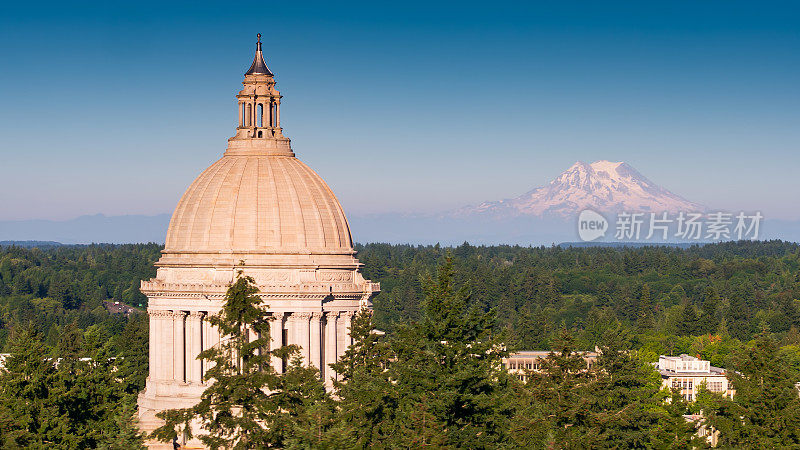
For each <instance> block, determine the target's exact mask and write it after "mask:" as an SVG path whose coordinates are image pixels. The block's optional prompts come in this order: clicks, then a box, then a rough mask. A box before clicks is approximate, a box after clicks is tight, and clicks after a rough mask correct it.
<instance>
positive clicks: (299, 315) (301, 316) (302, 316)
mask: <svg viewBox="0 0 800 450" xmlns="http://www.w3.org/2000/svg"><path fill="white" fill-rule="evenodd" d="M313 314H314V313H310V312H299V313H294V314H292V316H293V317H297V318H298V319H300V320H308V319H310V318H311V316H312V315H313Z"/></svg>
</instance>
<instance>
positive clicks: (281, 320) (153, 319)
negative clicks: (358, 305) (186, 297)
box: [149, 310, 356, 385]
mask: <svg viewBox="0 0 800 450" xmlns="http://www.w3.org/2000/svg"><path fill="white" fill-rule="evenodd" d="M355 313H356V312H355V311H325V312H323V311H315V312H291V313H290V312H273V313H272V315H273V317H274V319H273V320H272V321H271V322H270V346H274V347H280V346H283V345H297V346H299V347H300V354H301V356H302V358H303V363H304V364H311V365H313V366H315V367H317V368H318V369H320V372H321V376H322V379H323V380H325V381H328V380H329V379H330V378H331V377H334V376H335V374H334V372H333V371H332V370H331V369H330V367H329V364H333V363H334V362H336V361H337V360H338V359H339V357H341V356H342V355H343V354H344V352H345V350H347V347H349V346H350V344H352V338H351V336H350V326H351V323H352V319H353V316H354V315H355ZM212 314H213V313H212ZM208 317H209V312H208V311H181V310H151V311H150V349H149V350H150V378H151V380H153V381H157V382H159V381H160V382H170V383H178V384H194V385H198V384H204V382H203V376H204V375H205V372H206V371H207V370H208V369H209V368H210V366H209V364H210V362H208V361H204V360H199V359H197V356H198V355H199V354H200V352H202V351H203V350H206V349H208V348H211V347H213V346H215V345H217V344H218V343H219V342H220V340H221V339H223V338H224V337H222V336H220V333H219V330H218V329H217V328H216V327H214V326H212V325H211V324H210V322H209V321H208ZM288 364H289V362H288V361H282V360H280V359H279V358H277V357H273V361H272V366H273V368H275V370H276V371H277V372H278V373H283V372H284V370H285V369H286V367H288Z"/></svg>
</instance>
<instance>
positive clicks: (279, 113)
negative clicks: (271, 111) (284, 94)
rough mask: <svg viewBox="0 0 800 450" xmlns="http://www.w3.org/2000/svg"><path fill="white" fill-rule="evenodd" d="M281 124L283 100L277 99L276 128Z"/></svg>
mask: <svg viewBox="0 0 800 450" xmlns="http://www.w3.org/2000/svg"><path fill="white" fill-rule="evenodd" d="M280 126H281V102H280V101H279V100H278V99H275V128H280Z"/></svg>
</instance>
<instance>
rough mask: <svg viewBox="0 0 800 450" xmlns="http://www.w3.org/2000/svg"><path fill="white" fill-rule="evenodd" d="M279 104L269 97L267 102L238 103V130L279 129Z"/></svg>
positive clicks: (275, 99)
mask: <svg viewBox="0 0 800 450" xmlns="http://www.w3.org/2000/svg"><path fill="white" fill-rule="evenodd" d="M280 106H281V103H280V101H278V100H277V98H274V97H271V98H269V100H267V101H260V100H254V101H247V102H239V128H251V127H257V128H262V127H263V128H280V126H281V125H280V124H281V108H280Z"/></svg>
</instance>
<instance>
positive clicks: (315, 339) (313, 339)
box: [308, 311, 322, 373]
mask: <svg viewBox="0 0 800 450" xmlns="http://www.w3.org/2000/svg"><path fill="white" fill-rule="evenodd" d="M308 353H309V354H310V355H311V358H310V361H309V363H310V364H311V365H313V366H314V367H316V368H317V369H320V373H322V312H321V311H317V312H313V313H311V327H310V336H309V347H308Z"/></svg>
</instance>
